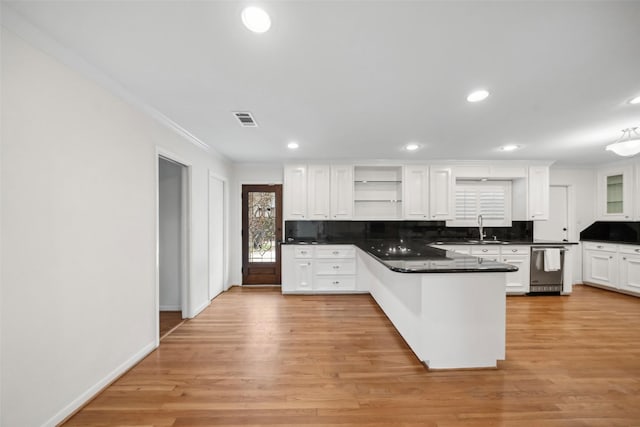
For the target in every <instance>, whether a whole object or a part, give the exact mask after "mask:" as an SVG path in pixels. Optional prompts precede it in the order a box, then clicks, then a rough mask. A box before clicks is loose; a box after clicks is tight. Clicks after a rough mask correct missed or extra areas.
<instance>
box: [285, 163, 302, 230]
mask: <svg viewBox="0 0 640 427" xmlns="http://www.w3.org/2000/svg"><path fill="white" fill-rule="evenodd" d="M282 203H283V211H284V219H285V220H287V219H294V220H295V219H306V216H307V166H306V165H287V166H285V167H284V186H283V201H282Z"/></svg>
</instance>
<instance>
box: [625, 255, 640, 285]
mask: <svg viewBox="0 0 640 427" xmlns="http://www.w3.org/2000/svg"><path fill="white" fill-rule="evenodd" d="M620 288H621V289H624V290H627V291H631V292H636V293H639V294H640V257H639V256H634V255H627V254H621V258H620Z"/></svg>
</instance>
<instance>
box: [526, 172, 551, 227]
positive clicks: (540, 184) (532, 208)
mask: <svg viewBox="0 0 640 427" xmlns="http://www.w3.org/2000/svg"><path fill="white" fill-rule="evenodd" d="M528 189H529V191H528V195H529V197H528V198H529V203H528V208H529V209H528V211H529V212H528V217H529V219H530V220H533V221H538V220H546V219H549V167H548V166H531V167H530V168H529V183H528Z"/></svg>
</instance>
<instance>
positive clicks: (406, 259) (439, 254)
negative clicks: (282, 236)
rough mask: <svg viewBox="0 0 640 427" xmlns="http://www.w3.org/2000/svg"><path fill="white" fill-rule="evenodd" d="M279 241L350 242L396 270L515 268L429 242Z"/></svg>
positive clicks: (442, 270)
mask: <svg viewBox="0 0 640 427" xmlns="http://www.w3.org/2000/svg"><path fill="white" fill-rule="evenodd" d="M283 244H294V245H306V244H312V245H315V244H318V245H324V244H335V245H340V244H343V245H344V244H352V245H356V246H357V247H359V248H360V249H362V250H363V251H365V252H367V253H368V254H369V255H371V256H372V257H373V258H375V259H376V260H377V261H379V262H380V263H382V264H383V265H385V266H386V267H387V268H389V269H390V270H392V271H396V272H399V273H488V272H512V271H518V267H516V266H513V265H510V264H504V263H501V262H496V261H489V260H486V259H481V258H478V257H474V256H470V255H464V254H458V253H455V252H452V251H446V250H444V249H438V248H434V247H432V246H430V242H424V241H413V242H410V243H406V242H403V241H393V240H385V239H381V240H367V241H361V242H322V243H320V242H317V243H316V242H287V243H283Z"/></svg>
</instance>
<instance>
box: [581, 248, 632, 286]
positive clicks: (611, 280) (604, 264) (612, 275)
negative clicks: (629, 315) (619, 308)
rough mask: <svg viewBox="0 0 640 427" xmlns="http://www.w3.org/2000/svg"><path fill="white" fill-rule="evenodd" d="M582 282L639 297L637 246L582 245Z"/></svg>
mask: <svg viewBox="0 0 640 427" xmlns="http://www.w3.org/2000/svg"><path fill="white" fill-rule="evenodd" d="M582 281H583V282H584V283H586V284H592V285H599V286H604V287H606V288H609V289H612V290H620V291H622V292H625V293H629V292H631V293H633V294H634V295H640V245H617V244H611V243H596V242H584V243H583V255H582Z"/></svg>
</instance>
